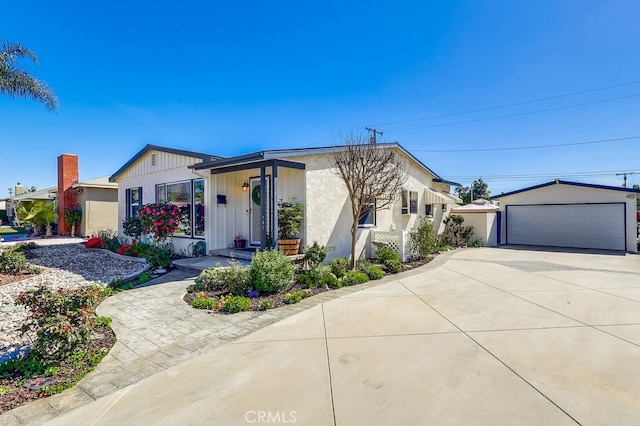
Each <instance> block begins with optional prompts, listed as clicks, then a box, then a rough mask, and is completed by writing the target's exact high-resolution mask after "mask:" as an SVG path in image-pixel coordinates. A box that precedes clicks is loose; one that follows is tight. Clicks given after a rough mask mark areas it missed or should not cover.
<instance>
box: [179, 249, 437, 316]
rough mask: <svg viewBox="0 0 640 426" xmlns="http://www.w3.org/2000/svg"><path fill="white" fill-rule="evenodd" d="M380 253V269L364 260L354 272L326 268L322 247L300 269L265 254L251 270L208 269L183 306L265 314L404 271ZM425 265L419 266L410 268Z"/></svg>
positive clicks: (393, 257) (344, 264)
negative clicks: (386, 274) (326, 293)
mask: <svg viewBox="0 0 640 426" xmlns="http://www.w3.org/2000/svg"><path fill="white" fill-rule="evenodd" d="M378 253H379V254H380V258H379V259H377V260H376V262H378V263H379V264H376V263H374V262H372V261H370V260H367V259H361V260H359V261H358V262H357V263H356V270H351V264H350V262H349V260H348V259H345V258H334V259H332V260H331V262H330V263H329V264H328V265H327V264H324V263H323V262H324V261H325V259H326V257H327V249H326V247H323V246H320V245H318V244H317V243H314V244H313V245H311V246H310V247H307V248H306V249H305V256H304V258H303V259H302V263H301V264H298V265H295V266H294V265H293V264H292V262H291V260H290V259H289V258H288V257H287V256H286V255H284V254H283V253H281V252H279V251H276V250H266V251H264V252H259V253H256V255H255V256H254V257H253V260H252V262H251V265H250V266H248V267H245V266H242V265H241V264H240V263H239V262H237V261H235V260H231V261H230V264H229V266H228V267H221V266H220V265H218V266H216V267H213V268H208V269H205V270H204V271H202V272H201V273H200V275H199V276H198V277H197V278H196V279H195V282H194V284H192V285H190V286H189V287H188V288H187V294H186V295H185V297H184V300H185V302H187V303H189V304H190V305H191V306H192V307H194V308H197V309H205V310H209V311H217V312H222V313H235V312H241V311H245V310H251V311H264V310H268V309H273V308H278V307H281V306H284V305H290V304H295V303H299V302H301V301H302V300H303V299H305V298H307V297H309V296H313V295H315V294H318V293H321V292H325V291H329V290H333V289H338V288H341V287H348V286H354V285H358V284H362V283H365V282H367V281H370V280H379V279H381V278H383V277H384V276H385V271H387V272H386V273H396V272H398V271H399V270H402V268H403V266H402V263H401V262H400V257H399V256H398V254H397V253H395V252H394V251H393V250H392V249H389V248H385V249H381V250H378ZM426 262H427V260H424V261H422V262H414V264H412V265H411V266H410V267H415V266H419V264H424V263H426Z"/></svg>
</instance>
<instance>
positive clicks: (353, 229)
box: [351, 219, 358, 271]
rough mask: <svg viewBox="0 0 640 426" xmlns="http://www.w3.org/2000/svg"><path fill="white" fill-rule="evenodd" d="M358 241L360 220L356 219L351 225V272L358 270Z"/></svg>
mask: <svg viewBox="0 0 640 426" xmlns="http://www.w3.org/2000/svg"><path fill="white" fill-rule="evenodd" d="M357 239H358V220H357V219H354V221H353V225H351V270H352V271H355V269H356V241H357Z"/></svg>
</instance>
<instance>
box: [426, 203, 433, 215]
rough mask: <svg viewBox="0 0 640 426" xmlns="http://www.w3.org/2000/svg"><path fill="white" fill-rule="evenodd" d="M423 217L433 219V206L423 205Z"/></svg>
mask: <svg viewBox="0 0 640 426" xmlns="http://www.w3.org/2000/svg"><path fill="white" fill-rule="evenodd" d="M424 215H425V216H427V217H433V204H425V206H424Z"/></svg>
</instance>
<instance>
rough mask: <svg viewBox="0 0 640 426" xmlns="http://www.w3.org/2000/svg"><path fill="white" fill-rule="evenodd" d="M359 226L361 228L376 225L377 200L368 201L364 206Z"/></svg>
mask: <svg viewBox="0 0 640 426" xmlns="http://www.w3.org/2000/svg"><path fill="white" fill-rule="evenodd" d="M358 226H359V227H361V228H368V227H373V226H376V203H375V201H373V202H370V203H366V204H364V205H363V206H362V213H361V214H360V220H358Z"/></svg>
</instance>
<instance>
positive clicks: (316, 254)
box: [303, 241, 327, 269]
mask: <svg viewBox="0 0 640 426" xmlns="http://www.w3.org/2000/svg"><path fill="white" fill-rule="evenodd" d="M326 258H327V248H326V247H325V246H321V245H320V244H318V242H317V241H314V242H313V245H311V246H310V247H307V248H305V249H304V257H303V260H304V262H305V263H306V264H307V266H308V267H309V268H312V269H313V268H314V267H316V266H318V265H320V264H321V263H322V262H324V260H325V259H326Z"/></svg>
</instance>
